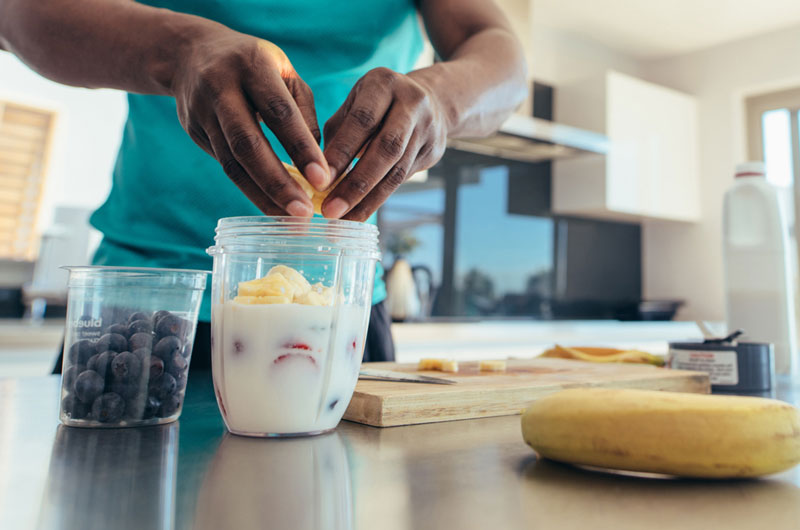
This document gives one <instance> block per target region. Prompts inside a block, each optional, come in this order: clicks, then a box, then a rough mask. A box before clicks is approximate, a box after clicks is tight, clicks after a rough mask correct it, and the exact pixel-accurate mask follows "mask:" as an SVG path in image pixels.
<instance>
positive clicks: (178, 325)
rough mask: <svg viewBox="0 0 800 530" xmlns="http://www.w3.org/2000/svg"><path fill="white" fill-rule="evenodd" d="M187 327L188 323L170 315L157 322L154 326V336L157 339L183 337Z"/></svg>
mask: <svg viewBox="0 0 800 530" xmlns="http://www.w3.org/2000/svg"><path fill="white" fill-rule="evenodd" d="M188 327H189V323H188V322H187V321H185V320H184V319H182V318H181V317H178V316H175V315H173V314H172V313H170V314H169V315H164V316H163V317H161V318H160V319H159V320H158V324H156V334H157V335H158V336H159V337H169V336H173V337H183V335H184V333H185V332H186V329H187V328H188Z"/></svg>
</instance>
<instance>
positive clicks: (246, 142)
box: [172, 25, 330, 217]
mask: <svg viewBox="0 0 800 530" xmlns="http://www.w3.org/2000/svg"><path fill="white" fill-rule="evenodd" d="M172 95H173V96H174V97H175V99H176V101H177V107H178V117H179V119H180V122H181V125H183V128H184V129H185V130H186V132H187V133H188V134H189V136H190V137H191V138H192V140H194V142H195V143H197V145H199V146H200V147H202V148H203V149H204V150H205V151H206V152H207V153H208V154H210V155H211V156H213V157H214V158H216V159H217V160H218V161H219V163H220V164H221V165H222V168H223V170H224V171H225V174H226V175H227V176H228V177H229V178H230V179H231V180H232V181H233V182H234V183H235V184H236V185H237V186H238V187H239V189H241V190H242V192H243V193H244V194H245V195H246V196H247V197H248V198H249V199H250V200H251V201H252V202H253V203H254V204H255V205H256V206H257V207H258V208H259V209H260V210H261V211H263V212H264V213H267V214H270V215H286V214H289V215H296V216H302V217H309V216H311V214H312V207H311V201H310V200H309V198H308V196H307V195H306V194H305V193H304V192H303V191H302V190H301V188H300V186H298V185H297V183H296V182H294V180H293V179H292V178H291V177H290V176H289V174H288V173H287V172H286V170H285V169H284V167H283V164H281V161H280V160H279V159H278V157H277V156H276V155H275V153H274V152H273V150H272V148H271V147H270V145H269V143H268V142H267V139H266V137H265V136H264V134H263V132H262V130H261V126H260V124H259V117H260V119H261V120H263V121H264V123H265V124H266V125H267V127H268V128H269V129H270V130H271V131H272V132H273V133H275V136H276V137H277V138H278V140H279V141H280V143H281V145H283V147H284V149H286V152H287V153H288V154H289V156H290V157H291V158H292V160H293V161H294V163H295V165H296V166H297V167H298V168H300V170H301V171H302V172H303V174H304V176H305V177H306V179H307V180H308V181H309V182H310V183H311V184H312V185H314V186H315V187H317V188H320V189H321V188H322V187H324V186H326V185H327V183H328V182H329V178H330V177H329V176H330V169H329V168H328V164H327V161H326V160H325V157H324V156H323V154H322V150H321V148H320V147H319V140H320V134H319V126H318V124H317V119H316V113H315V109H314V99H313V96H312V94H311V89H310V88H309V87H308V85H307V84H306V83H305V82H303V80H302V79H300V77H299V76H298V75H297V72H295V70H294V68H293V67H292V65H291V63H290V62H289V59H288V58H287V57H286V55H285V54H284V53H283V51H282V50H281V49H280V48H278V47H277V46H275V45H274V44H272V43H271V42H268V41H265V40H261V39H258V38H255V37H251V36H249V35H244V34H242V33H238V32H236V31H233V30H230V29H228V28H226V27H224V26H218V25H215V26H214V28H213V30H210V31H204V32H203V33H202V38H199V39H197V40H196V41H195V42H193V43H192V44H191V45H190V46H188V51H187V52H186V55H185V57H184V60H183V61H182V65H181V67H180V68H179V70H178V71H177V72H176V74H175V77H174V79H173V82H172Z"/></svg>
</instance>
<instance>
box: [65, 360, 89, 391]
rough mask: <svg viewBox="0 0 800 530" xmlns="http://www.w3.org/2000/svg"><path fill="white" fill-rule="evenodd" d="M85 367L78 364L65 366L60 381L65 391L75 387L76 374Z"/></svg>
mask: <svg viewBox="0 0 800 530" xmlns="http://www.w3.org/2000/svg"><path fill="white" fill-rule="evenodd" d="M85 369H86V367H85V366H79V365H75V364H73V365H72V366H70V367H69V368H67V370H66V371H65V372H64V375H63V376H62V378H63V380H62V382H61V386H62V387H64V390H66V391H67V392H72V391H73V390H74V389H75V380H76V379H77V378H78V374H80V373H81V372H83V371H84V370H85Z"/></svg>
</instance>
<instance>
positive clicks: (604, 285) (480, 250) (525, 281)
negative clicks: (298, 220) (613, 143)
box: [379, 83, 642, 319]
mask: <svg viewBox="0 0 800 530" xmlns="http://www.w3.org/2000/svg"><path fill="white" fill-rule="evenodd" d="M533 90H534V94H535V96H534V116H536V117H539V118H543V119H552V108H553V105H552V102H553V97H554V93H553V90H552V88H550V87H548V86H546V85H540V84H538V83H536V84H535V86H534V88H533ZM551 183H552V176H551V163H550V162H541V163H525V162H516V161H509V160H505V159H500V158H495V157H491V156H483V155H475V154H470V153H463V152H457V151H451V150H448V151H447V152H446V154H445V156H444V158H443V159H442V160H441V162H440V163H439V164H437V166H436V167H434V168H432V169H431V170H430V174H429V177H428V181H427V182H426V183H424V184H419V185H406V186H404V187H403V188H401V190H400V191H399V192H398V193H396V194H395V195H394V196H392V197H391V198H390V199H389V201H387V203H386V205H385V206H384V207H383V208H382V209H381V213H380V218H379V224H380V228H381V234H382V235H381V239H382V241H383V242H384V243H385V242H386V241H388V240H391V239H392V238H394V237H397V236H399V235H401V234H410V235H412V236H414V237H416V238H417V239H419V240H420V243H421V244H420V246H419V248H418V249H417V250H415V251H413V252H411V253H408V254H407V255H406V256H405V257H406V258H407V259H408V260H409V261H410V262H411V264H412V265H420V266H423V267H425V268H427V269H429V270H431V271H432V272H433V279H434V284H435V286H436V290H435V293H434V300H433V304H432V315H431V316H432V317H434V318H455V319H464V318H494V317H497V318H509V317H522V318H538V319H608V318H617V317H619V316H620V315H621V314H622V313H624V312H625V311H628V312H630V309H631V307H636V304H637V303H638V301H639V300H640V299H641V294H642V293H641V284H642V270H641V269H642V267H641V227H640V226H639V224H634V223H618V222H609V221H600V220H593V219H583V218H575V217H562V216H557V215H555V214H553V212H552V208H551V201H550V197H551ZM385 250H386V249H385ZM393 259H394V256H393V255H392V254H391V252H385V254H384V264H385V265H386V266H387V267H388V266H391V264H392V261H393Z"/></svg>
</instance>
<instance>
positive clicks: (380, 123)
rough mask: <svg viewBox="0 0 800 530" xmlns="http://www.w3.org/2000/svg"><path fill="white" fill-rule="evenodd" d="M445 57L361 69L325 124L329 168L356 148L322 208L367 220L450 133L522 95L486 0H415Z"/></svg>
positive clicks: (476, 124)
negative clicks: (409, 68) (425, 63)
mask: <svg viewBox="0 0 800 530" xmlns="http://www.w3.org/2000/svg"><path fill="white" fill-rule="evenodd" d="M418 4H419V10H420V13H421V14H422V18H423V20H424V21H425V27H426V29H427V32H428V35H429V36H430V39H431V42H432V43H433V46H434V48H435V50H436V52H437V53H438V55H439V56H440V57H441V58H442V59H443V61H442V62H439V63H436V64H434V65H433V66H430V67H427V68H423V69H420V70H416V71H414V72H411V73H409V74H408V75H402V74H398V73H396V72H392V71H390V70H388V69H385V68H378V69H375V70H372V71H370V72H368V73H367V75H365V76H364V77H363V78H362V79H360V80H359V82H358V83H357V84H356V86H355V87H354V88H353V91H352V92H351V93H350V95H349V96H348V98H347V100H346V101H345V103H344V105H342V107H341V108H340V109H339V110H338V111H337V112H336V114H334V116H333V117H332V118H331V119H330V120H329V121H328V123H326V124H325V132H324V136H325V144H326V145H325V156H326V158H327V160H328V164H329V165H330V167H331V170H332V178H333V177H335V176H336V175H338V174H340V173H341V172H342V171H344V170H345V169H346V168H347V167H348V166H349V165H350V163H351V162H352V161H353V159H354V158H355V156H356V155H357V154H358V153H359V152H360V151H363V156H362V157H361V158H360V160H359V162H358V163H357V164H356V166H355V167H354V168H353V170H352V171H351V172H350V173H349V174H348V175H347V176H346V177H344V178H343V179H342V181H341V182H340V183H339V184H337V186H336V187H335V188H334V189H333V190H332V191H331V192H330V194H329V196H328V199H327V200H326V201H325V203H324V204H323V213H325V215H326V216H327V217H344V218H346V219H354V220H364V219H366V218H367V217H369V216H370V215H371V214H372V213H373V212H374V211H375V210H376V209H377V208H378V207H379V206H380V205H381V204H383V202H384V201H385V200H386V199H387V198H388V197H389V195H391V193H392V192H393V191H394V190H395V189H397V187H398V186H399V185H400V184H401V183H402V182H404V181H405V179H406V178H407V177H409V176H411V175H413V174H414V173H415V172H417V171H420V170H423V169H427V168H429V167H431V166H432V165H433V164H435V163H436V162H437V161H438V160H439V159H440V158H441V157H442V154H443V153H444V149H445V147H446V142H447V138H448V137H450V136H484V135H487V134H489V133H491V132H493V131H495V130H496V129H497V128H498V127H499V126H500V124H501V123H502V122H503V120H505V119H506V118H507V117H508V116H509V115H510V114H511V112H512V111H513V110H514V108H515V107H516V106H517V105H519V104H520V103H521V102H522V100H523V99H524V98H525V93H526V90H527V87H526V65H525V58H524V56H523V53H522V48H521V46H520V44H519V42H518V40H517V38H516V37H515V36H514V34H513V32H512V30H511V28H510V26H509V24H508V21H507V20H506V18H505V16H504V15H503V14H502V12H501V11H500V10H499V8H498V7H497V6H496V5H495V4H494V2H492V1H491V0H418Z"/></svg>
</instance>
